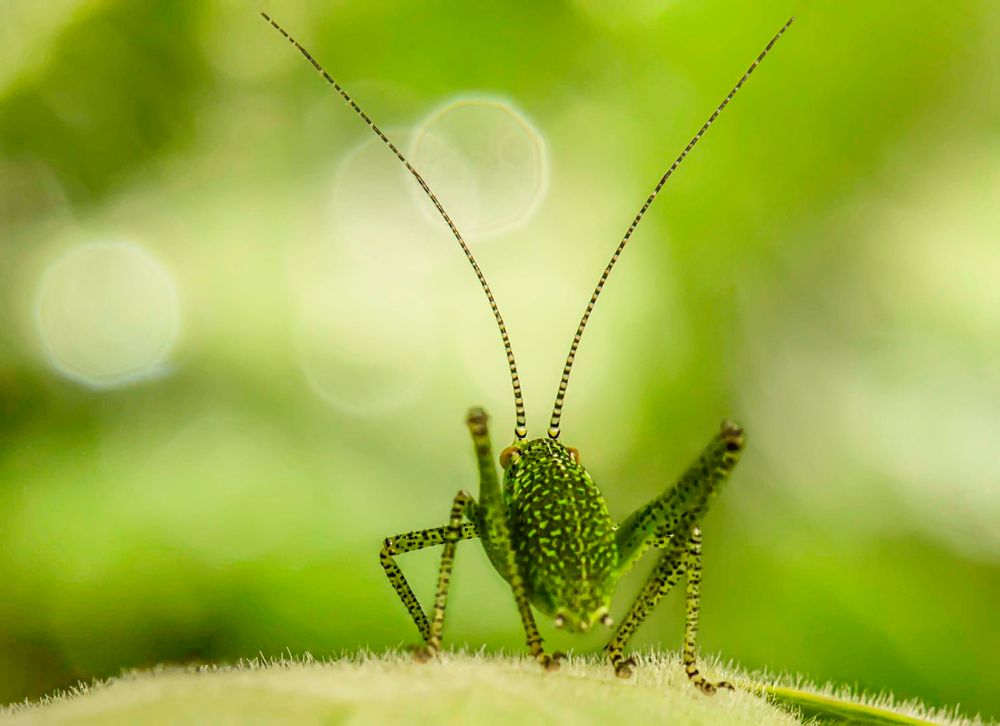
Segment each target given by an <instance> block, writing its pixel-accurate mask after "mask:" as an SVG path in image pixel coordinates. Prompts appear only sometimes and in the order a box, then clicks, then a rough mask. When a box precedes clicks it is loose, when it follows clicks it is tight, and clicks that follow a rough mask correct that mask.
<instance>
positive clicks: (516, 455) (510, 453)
mask: <svg viewBox="0 0 1000 726" xmlns="http://www.w3.org/2000/svg"><path fill="white" fill-rule="evenodd" d="M520 458H521V450H520V449H519V448H517V447H516V446H508V447H507V448H506V449H504V450H503V451H501V452H500V468H502V469H506V468H507V467H508V466H510V465H511V462H514V461H517V460H518V459H520Z"/></svg>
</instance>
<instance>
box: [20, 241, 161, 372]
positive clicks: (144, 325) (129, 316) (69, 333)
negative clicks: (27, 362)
mask: <svg viewBox="0 0 1000 726" xmlns="http://www.w3.org/2000/svg"><path fill="white" fill-rule="evenodd" d="M179 322H180V309H179V303H178V299H177V291H176V286H175V284H174V281H173V278H172V277H171V275H170V273H169V272H168V271H167V269H166V268H165V267H164V266H163V265H162V264H161V263H160V262H159V261H158V260H157V259H155V258H154V257H153V256H152V255H151V254H149V252H147V251H145V250H144V249H142V248H141V247H139V246H137V245H135V244H131V243H128V242H90V243H86V244H81V245H78V246H76V247H73V248H72V249H70V250H69V251H68V252H65V253H64V254H62V255H61V256H60V257H58V258H57V259H56V260H55V261H53V262H52V263H51V264H50V265H49V266H48V268H47V269H46V270H45V272H44V274H43V275H42V279H41V282H40V284H39V286H38V292H37V295H36V298H35V326H36V330H37V333H38V336H39V339H40V341H41V344H42V348H43V350H44V352H45V355H46V358H47V360H48V363H49V364H50V365H51V366H52V367H53V368H54V369H55V370H56V371H57V372H58V373H59V374H61V375H63V376H65V377H67V378H70V379H72V380H74V381H76V382H78V383H81V384H83V385H85V386H88V387H91V388H114V387H117V386H122V385H126V384H128V383H132V382H134V381H137V380H142V379H146V378H150V377H155V376H158V375H162V374H163V373H164V372H165V371H166V370H167V366H166V363H167V359H168V357H169V355H170V352H171V350H172V349H173V347H174V344H175V343H176V340H177V335H178V330H179Z"/></svg>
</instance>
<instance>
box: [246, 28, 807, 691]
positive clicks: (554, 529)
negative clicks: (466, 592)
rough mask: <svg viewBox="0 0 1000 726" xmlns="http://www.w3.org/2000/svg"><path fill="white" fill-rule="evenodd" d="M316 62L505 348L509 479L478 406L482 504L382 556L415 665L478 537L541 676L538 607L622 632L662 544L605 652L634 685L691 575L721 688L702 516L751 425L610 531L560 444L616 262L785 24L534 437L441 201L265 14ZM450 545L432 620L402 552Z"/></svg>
mask: <svg viewBox="0 0 1000 726" xmlns="http://www.w3.org/2000/svg"><path fill="white" fill-rule="evenodd" d="M262 15H263V16H264V19H265V20H267V21H268V22H269V23H270V24H271V25H272V26H274V28H275V29H277V30H278V32H280V33H281V34H282V35H283V36H284V37H285V38H286V39H287V40H288V41H289V42H290V43H292V44H293V45H294V46H295V47H296V48H297V49H298V50H299V52H300V53H302V55H303V56H305V58H306V59H307V60H308V61H309V62H310V63H311V64H312V65H313V67H314V68H315V69H316V70H317V71H318V72H319V73H320V74H321V75H322V76H323V78H324V79H326V81H327V83H329V84H330V85H331V86H333V88H334V89H335V90H336V91H337V92H338V93H339V94H340V96H341V97H342V98H343V100H344V101H346V102H347V103H348V105H350V107H351V108H352V109H353V110H354V112H355V113H356V114H357V115H358V116H360V117H361V119H362V120H363V121H364V123H365V124H366V125H367V126H368V128H370V129H371V130H372V131H373V132H374V133H375V134H376V135H377V136H378V137H379V138H380V139H381V140H382V141H383V142H384V143H385V145H386V146H387V147H388V148H389V150H390V151H391V152H392V153H393V154H394V155H395V156H396V158H397V159H399V161H400V162H401V163H402V164H403V165H404V166H405V167H406V169H407V170H408V171H409V172H410V174H412V175H413V177H414V179H416V181H417V183H418V184H419V185H420V187H421V189H422V190H423V192H424V193H425V194H426V195H427V197H428V198H429V199H430V200H431V202H433V204H434V206H435V208H436V209H437V211H438V213H439V214H440V215H441V217H442V218H443V219H444V221H445V222H446V223H447V224H448V227H449V228H450V230H451V233H452V234H453V235H454V237H455V239H456V240H457V241H458V244H459V246H460V247H461V249H462V252H463V253H464V254H465V256H466V258H467V259H468V261H469V263H470V264H471V265H472V268H473V270H474V272H475V274H476V277H477V278H478V279H479V282H480V284H481V285H482V288H483V291H484V292H485V293H486V297H487V299H488V301H489V304H490V307H491V309H492V311H493V315H494V317H495V318H496V322H497V326H498V327H499V330H500V336H501V339H502V340H503V345H504V349H505V351H506V354H507V363H508V365H509V368H510V377H511V383H512V384H513V389H514V407H515V420H516V423H515V428H514V441H513V443H512V444H511V445H510V446H508V447H507V448H505V449H504V450H503V451H502V452H501V453H500V456H499V465H500V467H501V469H502V470H503V485H502V487H501V483H500V479H499V477H498V473H497V468H496V465H497V460H496V459H494V457H493V453H492V448H491V444H490V437H489V433H488V430H487V416H486V413H485V412H484V411H483V410H482V409H480V408H473V409H472V410H470V411H469V413H468V416H467V418H466V423H467V425H468V427H469V431H470V433H471V435H472V443H473V448H474V451H475V456H476V461H477V462H478V465H479V498H478V499H476V498H474V497H473V496H472V495H470V494H469V493H468V492H465V491H461V492H459V493H458V494H457V495H456V496H455V498H454V501H453V502H452V505H451V512H450V515H449V517H448V523H447V524H445V525H444V526H442V527H435V528H432V529H423V530H419V531H416V532H407V533H404V534H399V535H396V536H394V537H388V538H387V539H386V540H385V541H384V542H383V545H382V549H381V552H380V554H379V559H380V562H381V565H382V567H383V568H384V569H385V572H386V575H387V576H388V578H389V581H390V583H392V586H393V588H394V589H395V591H396V593H397V594H398V595H399V598H400V599H401V600H402V601H403V604H404V605H405V606H406V608H407V610H409V613H410V616H411V617H412V618H413V621H414V623H415V624H416V626H417V628H418V630H419V631H420V635H421V636H422V637H423V641H424V644H423V645H422V646H421V647H420V648H418V649H417V655H418V657H420V658H429V657H432V656H434V655H435V654H436V653H437V652H438V651H439V650H440V649H441V639H442V630H443V627H444V615H445V605H446V604H447V598H448V586H449V583H450V581H451V575H452V564H453V561H454V557H455V549H456V547H457V545H458V543H459V542H460V541H462V540H468V539H479V540H480V541H481V542H482V544H483V548H484V549H485V550H486V555H487V556H488V558H489V560H490V562H491V563H492V564H493V566H494V567H495V568H496V570H497V572H498V573H499V574H500V576H501V577H502V578H503V579H504V580H506V581H507V583H508V584H509V585H510V588H511V591H512V593H513V595H514V600H515V602H516V604H517V609H518V611H519V613H520V616H521V621H522V624H523V626H524V632H525V635H526V639H527V645H528V648H529V649H530V651H531V654H532V656H533V657H534V658H535V659H536V660H537V661H538V662H539V663H540V664H541V665H542V666H544V667H545V668H546V669H550V670H551V669H555V668H558V666H559V661H560V660H561V659H562V658H563V656H562V654H560V653H551V654H550V653H548V652H546V650H545V648H544V647H543V642H542V638H541V636H540V635H539V632H538V627H537V626H536V624H535V615H534V612H533V609H534V610H536V611H538V612H539V613H542V614H544V615H546V616H548V617H551V618H553V620H554V624H555V625H556V627H562V628H566V629H568V630H571V631H575V632H584V631H587V630H590V629H591V628H593V627H595V626H597V625H601V626H604V627H608V628H612V627H615V623H614V622H613V620H612V618H611V615H610V608H611V598H612V595H613V594H614V591H615V587H616V585H617V584H618V582H619V580H620V579H621V578H622V576H623V574H624V573H625V572H627V571H628V570H629V569H630V568H632V566H633V565H635V563H636V562H637V561H638V560H639V558H640V557H642V556H643V554H644V553H645V552H646V551H647V550H649V549H653V548H655V549H657V550H658V552H659V559H658V563H657V565H656V567H655V569H654V570H653V572H652V575H651V576H650V577H649V579H648V580H647V582H646V584H645V585H644V587H643V588H642V591H641V592H640V593H639V595H638V596H637V598H636V599H635V602H634V603H633V604H632V606H631V608H629V610H628V612H627V614H626V615H625V617H624V618H623V619H622V620H621V622H620V623H618V624H617V628H615V630H614V634H613V636H612V637H611V641H610V642H609V643H608V645H607V646H606V648H605V652H606V654H607V657H608V659H609V660H610V661H611V664H612V666H613V667H614V669H615V672H616V673H617V674H618V675H619V676H622V677H629V676H630V675H631V674H632V672H633V670H634V667H635V662H634V660H633V659H632V658H629V657H626V655H625V646H626V644H627V643H628V641H629V639H630V638H631V637H632V635H633V634H634V633H635V631H636V629H637V628H638V627H639V625H640V624H641V623H642V621H643V620H644V619H645V618H646V616H647V615H648V614H649V613H650V611H651V610H652V609H653V607H655V605H656V604H657V602H659V600H660V599H661V598H662V597H663V596H664V595H666V594H667V592H668V591H669V590H670V589H671V588H672V587H673V586H674V585H675V584H676V583H677V582H678V581H680V580H681V579H682V578H684V579H685V580H686V590H687V593H686V594H687V617H686V628H685V634H684V647H683V661H684V667H685V670H686V672H687V675H688V677H689V678H690V680H691V682H692V683H693V684H694V685H695V686H697V687H698V688H700V689H701V690H702V691H704V692H705V693H713V692H715V691H716V690H717V689H718V688H720V687H731V686H730V685H729V684H728V683H725V682H721V683H712V682H710V681H709V680H707V679H706V678H705V677H704V676H702V675H701V674H700V673H699V672H698V667H697V662H696V658H697V652H696V651H697V633H698V611H699V598H700V585H701V530H700V527H699V525H700V522H701V519H702V517H703V516H704V515H705V512H706V509H707V506H708V503H709V501H710V500H711V498H712V497H713V496H714V495H715V494H717V493H718V491H719V489H720V487H721V486H722V484H723V483H724V482H725V481H726V479H727V478H728V477H729V474H730V472H731V471H732V470H733V467H734V466H735V465H736V463H737V461H738V460H739V457H740V453H741V451H742V449H743V431H742V429H741V428H740V427H739V426H738V425H736V424H734V423H731V422H728V421H725V422H723V423H722V426H721V427H720V429H719V431H718V432H717V433H716V434H715V436H714V437H713V438H712V440H711V442H710V443H709V444H708V446H707V447H706V448H705V450H704V451H703V452H702V453H701V455H700V456H699V457H698V459H697V460H696V461H695V463H694V464H693V465H692V466H691V467H690V468H689V469H688V470H687V472H686V473H685V474H684V475H683V476H682V477H681V479H680V481H678V482H677V483H676V485H674V486H673V487H671V488H669V489H667V490H666V491H665V492H664V493H663V494H662V495H660V496H659V497H657V498H656V499H654V500H653V501H652V502H650V503H649V504H647V505H646V506H644V507H642V508H640V509H639V510H638V511H636V512H634V513H633V514H632V515H631V516H629V517H628V518H627V519H625V521H623V522H621V523H615V522H614V521H613V520H612V518H611V516H610V515H609V513H608V507H607V505H606V504H605V501H604V498H603V496H602V495H601V492H600V491H599V490H598V488H597V486H596V485H595V484H594V481H593V479H592V478H591V476H590V474H588V473H587V470H586V469H584V467H583V465H582V464H581V463H580V454H579V452H578V451H577V450H576V449H574V448H572V447H569V446H565V445H563V444H562V443H561V442H560V441H559V434H560V418H561V415H562V408H563V402H564V400H565V396H566V389H567V386H568V384H569V376H570V371H571V370H572V367H573V361H574V359H575V358H576V354H577V348H578V346H579V344H580V340H581V338H582V336H583V331H584V328H585V327H586V325H587V321H588V320H589V319H590V315H591V312H592V311H593V309H594V305H595V304H596V302H597V298H598V296H599V295H600V293H601V290H602V289H603V288H604V284H605V282H606V281H607V279H608V275H609V274H610V272H611V270H612V268H613V267H614V265H615V263H616V262H617V261H618V258H619V257H620V256H621V253H622V251H623V250H624V249H625V246H626V244H627V243H628V241H629V239H630V238H631V236H632V233H633V232H634V231H635V229H636V227H637V226H638V224H639V222H640V221H641V220H642V217H643V216H644V215H645V213H646V211H647V210H648V209H649V207H650V205H651V204H652V203H653V200H654V199H655V198H656V195H657V194H658V193H659V192H660V190H661V189H662V188H663V186H664V184H666V182H667V180H668V179H669V178H670V176H671V175H672V174H673V173H674V171H675V170H676V169H677V167H679V166H680V164H681V162H683V161H684V159H685V158H686V157H687V155H688V153H689V152H690V151H691V149H692V148H694V146H695V144H697V143H698V141H699V140H700V139H701V137H702V136H703V135H704V133H705V132H706V131H707V130H708V127H709V126H710V125H711V124H712V123H713V122H714V121H715V119H716V118H717V117H718V116H719V114H720V113H722V110H723V109H724V108H725V107H726V106H727V105H728V104H729V102H730V101H731V100H732V99H733V97H734V96H735V95H736V93H737V92H738V91H739V90H740V88H741V87H742V86H743V84H744V83H746V81H747V79H748V78H749V77H750V75H751V74H752V73H753V72H754V71H755V70H756V68H757V66H758V65H759V64H760V63H761V61H762V60H763V59H764V57H765V56H766V55H767V54H768V53H769V52H770V51H771V49H772V48H773V47H774V44H775V43H776V42H777V41H778V39H779V38H780V37H781V36H782V34H783V33H784V32H785V30H787V29H788V27H789V26H790V25H791V23H792V20H791V19H790V20H788V22H786V23H785V24H784V25H783V26H782V27H781V29H780V30H779V31H778V32H777V34H776V35H775V36H774V37H773V38H772V39H771V41H770V42H769V43H768V44H767V46H766V47H765V48H764V50H763V51H761V53H760V55H758V56H757V58H756V59H755V60H754V61H753V63H752V64H751V65H750V67H749V68H748V69H747V71H746V72H745V73H744V74H743V76H742V77H741V78H740V79H739V81H738V82H737V83H736V85H735V86H734V87H733V89H732V90H731V91H730V92H729V94H728V95H727V96H726V97H725V99H723V101H722V103H720V104H719V106H718V107H717V108H716V109H715V111H713V112H712V115H711V116H710V117H709V118H708V121H706V122H705V124H704V125H703V126H702V127H701V128H700V129H699V130H698V132H697V133H696V134H695V135H694V137H693V138H692V139H691V141H690V142H689V143H688V145H687V146H686V147H685V148H684V150H683V151H682V152H681V154H680V156H678V157H677V159H676V160H675V161H674V162H673V164H671V165H670V168H669V169H667V171H666V173H664V174H663V176H662V177H661V178H660V180H659V181H658V182H657V184H656V186H655V187H654V188H653V191H652V193H651V194H650V195H649V197H648V198H647V199H646V201H645V202H644V203H643V205H642V207H641V209H640V210H639V212H638V214H636V216H635V218H634V219H633V220H632V223H631V224H630V225H629V227H628V230H627V231H626V232H625V235H624V237H623V238H622V240H621V242H620V243H619V244H618V247H617V248H616V249H615V252H614V254H613V255H612V256H611V260H610V262H608V264H607V267H605V269H604V272H603V273H602V274H601V277H600V280H599V282H598V283H597V287H596V288H595V289H594V292H593V294H592V295H591V296H590V300H589V302H588V303H587V306H586V309H585V312H584V314H583V318H582V319H581V320H580V324H579V326H578V327H577V329H576V332H575V334H574V336H573V341H572V344H571V345H570V350H569V355H568V357H567V358H566V363H565V365H564V366H563V371H562V377H561V379H560V381H559V389H558V392H557V394H556V398H555V405H554V407H553V410H552V416H551V419H550V421H549V429H548V431H547V434H546V436H544V437H541V438H536V439H532V440H529V439H528V431H527V426H526V418H525V411H524V401H523V398H522V395H521V384H520V380H519V378H518V374H517V366H516V364H515V362H514V352H513V348H512V347H511V342H510V337H509V336H508V334H507V328H506V326H505V324H504V321H503V318H502V317H501V315H500V309H499V307H498V305H497V302H496V300H495V299H494V297H493V293H492V292H491V291H490V288H489V285H487V283H486V277H485V276H484V275H483V272H482V270H481V269H480V267H479V265H478V263H477V262H476V260H475V258H474V257H473V255H472V252H471V251H470V249H469V247H468V245H467V244H466V243H465V240H464V239H463V237H462V235H461V233H460V232H459V231H458V228H457V227H456V226H455V224H454V222H453V221H452V219H451V217H450V216H449V215H448V213H447V212H446V211H445V208H444V206H443V205H442V203H441V202H440V200H439V199H438V197H437V196H436V195H435V194H434V192H433V191H431V189H430V187H429V186H428V185H427V182H426V181H424V178H423V177H422V176H421V175H420V173H419V172H418V171H417V170H416V169H415V168H414V167H413V166H412V165H411V164H410V162H409V161H407V159H406V157H405V156H404V155H403V153H402V152H401V151H400V150H399V148H398V147H397V146H396V145H395V144H393V143H392V141H390V140H389V138H388V137H387V136H386V135H385V134H384V133H383V132H382V130H381V129H379V127H378V126H376V125H375V123H374V122H373V121H372V120H371V118H369V117H368V115H367V114H366V113H365V112H364V111H362V110H361V108H360V106H358V104H357V103H355V101H354V100H353V99H352V98H351V96H349V95H348V93H347V92H346V91H345V90H344V89H343V88H342V87H341V86H340V84H338V83H337V82H336V81H335V80H334V79H333V77H332V76H331V75H330V74H329V73H327V72H326V71H325V70H324V69H323V67H322V66H321V65H320V64H319V63H318V62H317V61H316V60H315V59H314V58H313V57H312V55H310V54H309V52H308V51H307V50H306V49H305V48H303V47H302V46H301V45H299V43H298V42H297V41H296V40H294V39H293V38H292V37H291V36H290V35H289V34H288V33H287V32H285V30H284V29H282V28H281V27H280V26H279V25H278V24H277V23H276V22H275V21H274V20H272V19H271V18H270V16H268V15H267V14H266V13H262ZM434 545H441V546H442V548H443V551H442V553H441V565H440V570H439V574H438V580H437V590H436V595H435V598H434V604H433V607H432V608H431V610H430V611H429V612H425V610H424V608H423V607H422V606H421V605H420V603H419V602H418V601H417V598H416V596H415V595H414V593H413V590H412V589H411V588H410V585H409V583H408V582H407V581H406V578H405V577H404V575H403V573H402V571H401V570H400V568H399V565H398V564H397V563H396V557H397V556H398V555H401V554H403V553H405V552H412V551H414V550H419V549H423V548H425V547H431V546H434Z"/></svg>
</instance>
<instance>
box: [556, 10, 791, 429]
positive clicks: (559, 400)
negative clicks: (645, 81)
mask: <svg viewBox="0 0 1000 726" xmlns="http://www.w3.org/2000/svg"><path fill="white" fill-rule="evenodd" d="M794 20H795V18H794V17H792V18H789V19H788V22H787V23H785V24H784V25H783V26H781V30H779V31H778V32H777V34H776V35H775V36H774V37H773V38H771V42H770V43H768V44H767V46H766V47H765V48H764V50H762V51H761V53H760V55H758V56H757V59H756V60H754V62H753V63H751V64H750V67H749V68H748V69H747V72H746V73H744V74H743V77H742V78H740V80H739V81H738V82H737V83H736V85H735V86H733V90H731V91H730V92H729V95H728V96H726V97H725V98H724V99H723V100H722V103H720V104H719V106H718V108H716V109H715V111H714V112H712V115H711V116H709V117H708V121H706V122H705V123H704V125H703V126H702V127H701V128H700V129H698V133H696V134H695V135H694V138H693V139H691V141H689V142H688V145H687V146H685V147H684V151H682V152H681V154H680V156H678V157H677V159H676V160H675V161H674V163H673V164H671V165H670V168H669V169H667V172H666V173H665V174H664V175H663V176H662V177H660V181H658V182H657V183H656V186H655V187H653V191H652V193H650V195H649V196H648V197H647V198H646V201H645V203H644V204H643V205H642V208H641V209H640V210H639V213H638V214H637V215H635V219H633V220H632V224H630V225H629V227H628V229H627V230H626V231H625V236H624V237H622V241H621V242H619V243H618V247H617V249H615V252H614V254H613V255H611V261H610V262H608V265H607V267H605V268H604V272H602V273H601V279H600V280H598V282H597V287H595V288H594V294H593V295H591V296H590V302H588V303H587V309H586V310H585V311H584V313H583V317H582V318H581V319H580V324H579V325H578V326H577V328H576V334H575V335H574V336H573V343H572V345H570V348H569V355H568V356H566V363H565V365H564V366H563V372H562V378H561V379H560V380H559V391H558V392H557V393H556V403H555V406H554V407H553V408H552V418H551V419H550V420H549V438H552V439H557V438H559V420H560V419H561V418H562V409H563V403H564V402H565V400H566V387H567V386H568V385H569V373H570V371H571V370H572V368H573V361H574V360H575V359H576V350H577V348H579V347H580V339H581V338H582V337H583V329H584V328H586V327H587V321H588V320H590V314H591V313H592V312H594V305H595V304H596V303H597V298H598V296H599V295H600V294H601V290H603V289H604V283H606V282H607V281H608V275H610V274H611V268H613V267H614V266H615V263H616V262H618V258H619V257H621V254H622V250H624V249H625V245H626V244H628V241H629V239H630V238H631V237H632V233H633V232H635V228H636V227H638V226H639V222H640V221H642V218H643V216H644V215H645V214H646V210H647V209H649V207H650V205H651V204H652V203H653V200H654V199H656V195H657V194H659V193H660V190H661V189H663V185H664V184H666V183H667V179H669V178H670V176H671V175H672V174H673V173H674V172H675V171H676V170H677V167H679V166H680V165H681V162H682V161H684V159H685V158H686V157H687V155H688V153H690V151H691V149H693V148H694V145H695V144H697V143H698V141H699V140H700V139H701V137H702V136H704V135H705V132H706V131H708V127H709V126H711V125H712V123H714V121H715V119H717V118H718V117H719V114H720V113H722V109H724V108H725V107H726V106H728V105H729V102H730V101H732V100H733V96H735V95H736V92H737V91H739V90H740V88H742V87H743V84H744V83H746V81H747V79H748V78H749V77H750V74H751V73H753V72H754V71H755V70H757V66H759V65H760V63H761V61H762V60H764V57H765V56H766V55H767V54H768V53H770V52H771V48H773V47H774V44H775V43H777V42H778V38H780V37H781V36H782V35H783V34H784V32H785V31H786V30H788V26H789V25H791V24H792V22H793V21H794Z"/></svg>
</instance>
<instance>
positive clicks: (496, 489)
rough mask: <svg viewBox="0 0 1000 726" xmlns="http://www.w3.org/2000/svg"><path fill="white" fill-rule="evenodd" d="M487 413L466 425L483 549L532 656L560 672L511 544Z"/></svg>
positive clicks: (475, 414) (477, 412) (474, 414)
mask: <svg viewBox="0 0 1000 726" xmlns="http://www.w3.org/2000/svg"><path fill="white" fill-rule="evenodd" d="M487 418H488V417H487V416H486V412H485V411H483V409H481V408H473V409H471V410H470V411H469V415H468V417H467V418H466V424H467V425H468V427H469V433H471V434H472V445H473V448H474V449H475V452H476V460H477V461H478V463H479V506H478V507H477V509H476V513H477V521H476V524H477V526H478V528H479V532H480V535H481V536H482V539H483V546H484V547H485V548H486V551H487V553H488V554H489V557H490V560H491V561H492V562H493V564H494V565H495V566H496V568H497V570H498V571H499V572H500V574H501V575H502V576H503V577H504V579H505V580H507V582H508V583H509V584H510V589H511V590H512V591H513V594H514V602H515V603H516V604H517V611H518V613H519V614H520V616H521V624H522V625H523V626H524V635H525V640H526V642H527V645H528V650H530V651H531V655H532V656H533V657H534V658H535V660H536V661H538V663H540V664H541V665H542V666H543V667H544V668H545V669H546V670H556V669H558V668H559V662H560V661H561V660H562V659H563V657H564V656H563V654H562V653H553V654H552V655H551V656H550V655H548V654H547V653H546V652H545V648H544V647H543V641H542V636H541V634H540V633H539V632H538V626H537V625H536V624H535V616H534V614H533V613H532V612H531V603H530V602H529V599H528V590H527V587H526V586H525V583H524V578H523V577H522V576H521V569H520V567H518V564H517V559H516V555H515V552H514V546H513V543H512V542H511V536H510V525H509V524H508V520H507V504H506V502H504V500H503V497H502V496H501V494H500V482H499V480H498V479H497V470H496V463H495V462H494V460H493V452H492V447H491V445H490V435H489V429H488V427H487Z"/></svg>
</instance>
